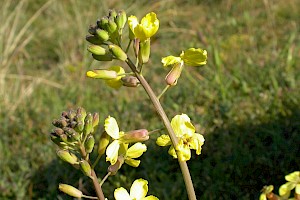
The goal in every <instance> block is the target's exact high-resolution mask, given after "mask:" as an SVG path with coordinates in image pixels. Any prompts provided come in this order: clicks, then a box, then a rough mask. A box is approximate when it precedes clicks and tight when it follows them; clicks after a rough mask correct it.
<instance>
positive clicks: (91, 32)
mask: <svg viewBox="0 0 300 200" xmlns="http://www.w3.org/2000/svg"><path fill="white" fill-rule="evenodd" d="M96 29H97V26H95V25H90V27H89V30H88V31H89V33H90V34H92V35H95V34H96Z"/></svg>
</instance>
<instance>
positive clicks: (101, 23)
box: [97, 17, 108, 29]
mask: <svg viewBox="0 0 300 200" xmlns="http://www.w3.org/2000/svg"><path fill="white" fill-rule="evenodd" d="M107 24H108V17H102V19H101V20H98V21H97V25H98V27H99V28H101V29H105V28H106V26H107Z"/></svg>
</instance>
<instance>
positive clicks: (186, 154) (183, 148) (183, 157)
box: [176, 142, 191, 161]
mask: <svg viewBox="0 0 300 200" xmlns="http://www.w3.org/2000/svg"><path fill="white" fill-rule="evenodd" d="M176 149H177V150H178V151H177V156H178V160H180V161H188V160H190V159H191V150H190V149H189V147H188V145H185V144H183V143H180V142H179V143H178V145H177V147H176Z"/></svg>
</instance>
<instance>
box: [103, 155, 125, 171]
mask: <svg viewBox="0 0 300 200" xmlns="http://www.w3.org/2000/svg"><path fill="white" fill-rule="evenodd" d="M123 163H124V157H123V156H118V159H117V162H116V163H115V164H113V165H110V166H109V167H108V168H107V171H108V172H110V173H111V175H115V174H116V173H117V172H118V170H119V169H121V167H122V165H123Z"/></svg>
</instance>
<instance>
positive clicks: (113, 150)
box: [106, 140, 120, 165]
mask: <svg viewBox="0 0 300 200" xmlns="http://www.w3.org/2000/svg"><path fill="white" fill-rule="evenodd" d="M119 148H120V144H119V141H118V140H115V141H113V142H112V143H111V144H110V145H109V146H108V147H107V149H106V161H109V162H110V163H111V165H114V164H115V163H116V162H117V160H118V151H119Z"/></svg>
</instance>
